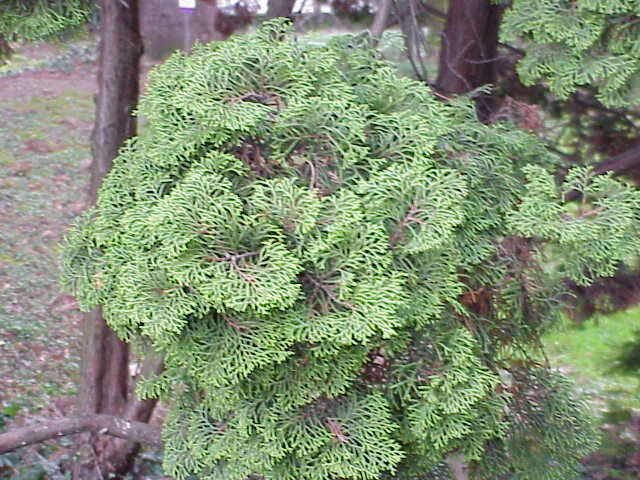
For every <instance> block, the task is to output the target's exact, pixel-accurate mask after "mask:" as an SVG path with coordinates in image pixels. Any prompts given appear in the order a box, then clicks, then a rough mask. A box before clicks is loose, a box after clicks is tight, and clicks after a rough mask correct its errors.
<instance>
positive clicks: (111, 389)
mask: <svg viewBox="0 0 640 480" xmlns="http://www.w3.org/2000/svg"><path fill="white" fill-rule="evenodd" d="M141 54H142V42H141V38H140V34H139V16H138V0H127V2H120V1H112V0H102V1H101V38H100V56H99V67H98V96H97V100H96V118H95V125H94V130H93V135H92V137H93V138H92V154H93V164H92V168H91V183H90V187H89V200H90V202H91V203H95V201H96V197H97V192H98V188H99V186H100V183H101V182H102V179H103V177H104V176H105V175H106V173H107V172H108V171H109V170H110V169H111V165H112V163H113V159H114V158H115V157H116V156H117V154H118V150H119V149H120V147H121V145H122V144H123V142H124V141H125V140H126V139H127V138H129V137H131V136H133V135H135V133H136V129H135V119H134V117H133V115H132V112H133V109H134V108H135V106H136V104H137V102H138V92H139V85H138V78H139V75H140V69H139V64H140V56H141ZM84 322H85V326H84V352H83V355H82V373H81V375H82V378H81V387H80V410H81V411H82V412H84V413H86V414H107V415H113V416H120V415H122V414H123V412H124V409H125V404H126V401H127V396H128V391H127V383H128V378H129V349H128V346H127V344H125V343H124V342H122V341H121V340H120V339H119V338H118V337H117V336H116V335H115V333H114V332H113V331H112V330H111V329H110V328H109V327H108V326H107V325H106V323H105V321H104V319H103V318H102V315H101V310H100V309H99V308H97V309H95V310H94V311H93V312H91V313H89V314H88V315H86V316H85V319H84ZM86 440H87V439H85V443H84V445H83V447H84V448H83V449H81V451H82V452H83V454H82V455H81V459H80V461H79V462H78V463H77V464H76V466H75V469H74V477H75V478H81V479H93V478H102V477H105V476H108V474H109V473H111V472H115V470H114V469H113V468H111V465H109V464H107V463H106V462H104V459H103V452H104V451H105V450H106V448H107V444H108V443H109V442H108V440H105V438H101V437H99V436H97V435H95V434H92V435H91V436H90V439H89V440H88V441H86ZM118 463H120V464H124V463H126V462H118Z"/></svg>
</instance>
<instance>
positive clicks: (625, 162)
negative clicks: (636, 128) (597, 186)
mask: <svg viewBox="0 0 640 480" xmlns="http://www.w3.org/2000/svg"><path fill="white" fill-rule="evenodd" d="M595 172H596V173H598V174H600V173H606V172H613V173H616V174H620V175H623V174H625V175H632V176H634V177H638V178H640V144H638V145H636V146H635V147H633V148H630V149H629V150H627V151H625V152H622V153H619V154H618V155H614V156H613V157H610V158H608V159H606V160H604V161H602V162H601V163H600V164H599V165H598V166H597V167H596V168H595Z"/></svg>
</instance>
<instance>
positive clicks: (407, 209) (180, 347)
mask: <svg viewBox="0 0 640 480" xmlns="http://www.w3.org/2000/svg"><path fill="white" fill-rule="evenodd" d="M359 43H361V39H360V38H352V37H344V38H340V39H338V40H335V41H333V42H332V43H331V44H330V45H329V46H327V47H322V48H320V47H311V46H305V45H304V44H303V43H301V42H299V41H296V40H295V39H293V38H291V37H290V36H289V32H288V26H287V25H286V23H283V22H282V21H274V22H271V23H268V24H266V26H264V27H263V28H261V29H260V30H259V31H258V33H257V34H255V35H251V36H243V37H234V38H232V39H230V40H228V41H226V42H220V43H214V44H210V45H205V46H196V47H195V48H194V50H193V52H192V53H191V54H190V55H185V54H182V53H176V54H174V55H173V56H172V57H171V58H170V59H169V60H168V61H167V62H166V64H164V65H162V66H161V67H159V68H157V69H156V70H154V71H153V72H152V73H151V75H150V81H149V85H148V87H147V89H146V93H145V95H144V97H143V98H142V100H141V103H140V114H141V115H142V116H143V117H144V118H145V119H146V120H147V122H148V125H147V127H146V128H145V131H144V133H143V134H141V135H140V136H139V137H138V138H137V139H135V140H133V141H131V142H130V143H129V144H128V145H127V146H126V147H125V148H123V150H122V152H121V154H120V156H119V158H118V159H117V161H116V162H115V165H114V168H113V170H112V172H111V173H110V174H109V175H108V176H107V178H106V179H105V182H104V184H103V187H102V189H101V192H100V196H99V201H98V204H97V206H96V207H95V208H94V209H93V210H91V211H90V212H88V213H87V214H86V215H85V216H84V217H83V218H82V219H81V221H80V222H79V223H78V224H77V226H76V227H75V228H74V229H73V230H72V231H71V232H70V233H69V235H68V237H67V240H66V244H65V248H64V262H65V279H66V282H67V285H68V286H69V288H71V289H72V290H73V291H74V292H76V294H77V295H78V298H79V300H80V302H81V304H82V306H83V307H84V308H91V307H92V306H94V305H97V304H99V305H101V306H102V308H103V311H104V315H105V317H106V319H107V320H108V322H109V324H110V325H111V326H112V327H113V329H114V330H115V331H116V332H117V333H118V334H119V335H120V336H121V337H122V338H124V339H127V340H131V341H136V342H140V343H141V344H143V345H146V346H152V347H153V348H154V349H157V350H159V351H161V352H163V353H164V355H165V359H166V370H165V371H164V373H163V374H162V375H160V376H159V377H157V378H149V379H146V380H145V381H143V382H142V384H141V386H140V389H139V394H140V395H142V396H146V397H148V396H159V397H160V398H162V399H163V401H164V402H166V404H167V406H168V407H169V412H168V416H167V419H166V423H165V425H164V430H163V431H164V441H165V457H164V466H165V469H166V472H167V474H169V475H171V476H175V477H177V478H180V479H182V478H187V477H188V476H189V475H195V476H196V477H197V478H208V479H219V480H244V479H249V478H251V479H260V478H265V479H273V480H276V479H277V480H301V479H308V480H329V479H363V480H364V479H391V478H397V479H427V478H446V476H447V475H448V474H447V473H446V464H445V463H444V460H446V458H447V455H449V454H450V453H451V452H457V453H460V454H462V455H463V456H464V458H465V459H466V461H468V462H470V464H471V466H472V470H473V475H474V478H479V479H487V480H489V479H491V480H495V479H497V478H513V479H523V480H524V479H529V480H543V479H549V480H551V479H554V480H555V479H559V478H562V479H570V478H572V475H573V473H574V472H575V471H576V468H577V466H578V462H577V460H578V459H579V458H580V457H581V456H583V455H584V454H585V453H587V452H588V451H589V450H590V449H591V448H592V447H593V446H594V430H593V428H592V426H591V424H590V421H589V418H588V415H587V413H586V409H585V405H584V404H583V403H582V402H581V401H579V400H576V399H575V398H574V397H573V396H572V395H571V392H570V389H569V387H568V386H567V384H566V382H565V381H564V380H562V379H561V378H560V377H558V375H557V374H555V373H552V372H550V371H549V369H548V367H547V366H546V365H544V362H541V361H536V358H540V355H539V350H538V345H539V338H540V335H541V333H542V332H543V331H544V329H545V328H547V327H548V326H549V325H550V324H551V323H552V322H553V320H554V318H555V312H556V305H557V301H558V298H559V296H560V294H561V293H562V292H560V291H559V289H558V288H557V287H556V286H555V285H557V279H559V278H561V277H563V276H566V275H569V276H571V277H572V278H574V279H575V280H576V281H579V282H582V283H588V282H589V281H590V279H591V278H593V277H594V276H598V275H602V274H607V273H609V272H610V271H612V269H613V268H614V266H615V265H616V262H617V261H618V260H619V259H620V258H622V257H624V256H625V255H629V254H632V253H634V252H637V250H638V247H639V245H638V236H637V235H638V224H639V220H640V218H639V212H640V198H639V196H638V194H637V193H636V192H633V191H632V190H631V189H629V188H628V187H626V186H624V185H623V184H620V183H618V182H616V181H615V180H613V179H611V178H609V177H602V178H599V179H592V178H590V176H589V175H588V173H587V172H585V171H582V170H579V171H576V172H575V173H574V174H572V175H570V176H569V177H568V179H567V181H566V183H565V184H564V185H562V186H558V185H556V184H555V183H554V181H553V177H552V176H551V174H550V173H548V171H547V169H551V168H552V167H553V165H554V158H553V157H552V156H551V155H550V154H549V153H548V152H547V151H546V150H545V149H544V147H543V146H542V145H541V144H540V143H539V142H538V141H537V140H536V139H535V138H533V137H532V136H530V135H528V134H526V133H523V132H521V131H517V130H514V129H511V128H510V127H509V126H508V125H494V126H487V125H483V124H481V123H479V122H478V121H477V120H476V118H475V113H474V107H473V105H472V104H471V103H470V102H467V101H466V100H459V101H456V102H451V103H443V102H441V101H439V100H437V99H436V98H435V97H434V96H432V94H431V92H430V91H429V90H428V89H426V88H425V87H424V85H422V84H420V83H418V82H415V81H412V80H409V79H406V78H399V77H398V76H397V75H396V74H395V72H394V69H393V68H392V67H391V66H390V65H389V64H387V63H386V62H384V61H382V60H380V59H378V58H377V56H376V53H375V52H373V51H371V50H369V49H367V48H363V47H362V46H361V45H359ZM572 189H577V190H579V191H582V192H584V193H585V195H584V197H583V198H584V203H583V205H582V206H581V208H580V210H568V209H567V208H566V207H564V206H563V203H562V201H561V200H562V195H563V192H566V191H568V190H572ZM543 254H544V255H547V260H553V261H550V262H547V263H546V264H545V268H542V266H541V262H540V260H541V258H542V255H543ZM563 259H566V261H562V260H563Z"/></svg>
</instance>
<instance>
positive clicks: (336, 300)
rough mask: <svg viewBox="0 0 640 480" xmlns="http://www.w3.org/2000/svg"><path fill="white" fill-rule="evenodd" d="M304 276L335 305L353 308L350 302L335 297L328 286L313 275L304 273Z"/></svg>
mask: <svg viewBox="0 0 640 480" xmlns="http://www.w3.org/2000/svg"><path fill="white" fill-rule="evenodd" d="M304 278H305V279H306V280H309V281H310V282H311V283H312V284H313V285H314V286H315V287H316V289H318V290H320V291H322V292H323V293H324V294H325V295H326V296H327V297H328V298H329V299H330V300H331V301H332V302H333V303H335V304H336V305H340V306H341V307H346V308H349V309H351V310H353V309H354V308H355V307H354V306H353V305H352V304H351V303H348V302H343V301H342V300H340V299H339V298H338V297H336V295H335V294H334V293H333V292H332V291H331V289H330V288H329V287H327V286H326V285H325V284H324V283H322V282H321V281H319V280H318V279H316V278H315V277H314V276H313V275H310V274H308V273H305V274H304Z"/></svg>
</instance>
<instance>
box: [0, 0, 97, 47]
mask: <svg viewBox="0 0 640 480" xmlns="http://www.w3.org/2000/svg"><path fill="white" fill-rule="evenodd" d="M94 3H95V2H94V1H93V0H64V1H60V0H3V1H2V2H0V36H4V37H5V38H8V39H10V40H14V39H21V40H40V39H43V38H47V37H50V36H52V35H56V34H59V33H61V32H64V31H66V30H69V29H72V28H75V27H78V26H80V25H83V24H85V23H86V22H87V20H88V17H89V15H90V13H91V11H92V9H93V8H94Z"/></svg>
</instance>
